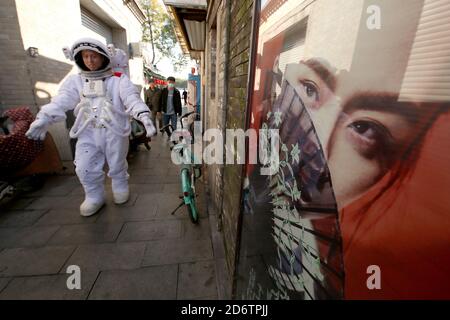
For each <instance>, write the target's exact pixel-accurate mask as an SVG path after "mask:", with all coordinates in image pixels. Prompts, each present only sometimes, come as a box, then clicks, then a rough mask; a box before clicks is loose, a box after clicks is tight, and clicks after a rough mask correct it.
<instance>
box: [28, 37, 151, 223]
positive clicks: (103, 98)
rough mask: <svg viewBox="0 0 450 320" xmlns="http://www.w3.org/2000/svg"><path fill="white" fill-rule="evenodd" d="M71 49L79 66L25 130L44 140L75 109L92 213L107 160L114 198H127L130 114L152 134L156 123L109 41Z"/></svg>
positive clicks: (79, 165)
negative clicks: (118, 69)
mask: <svg viewBox="0 0 450 320" xmlns="http://www.w3.org/2000/svg"><path fill="white" fill-rule="evenodd" d="M66 54H67V56H68V57H70V58H71V59H72V60H74V61H75V63H76V65H77V66H78V68H79V69H80V72H79V73H78V74H76V75H71V76H69V77H68V78H67V80H66V81H65V82H64V83H63V84H62V86H61V88H60V90H59V93H58V95H57V96H56V97H54V98H53V99H52V101H51V102H50V103H49V104H47V105H44V106H43V107H42V108H41V110H40V111H39V113H38V114H37V116H36V120H35V121H34V122H33V123H32V124H31V126H30V129H29V130H28V131H27V133H26V135H27V137H28V138H30V139H34V140H38V139H39V140H43V139H44V138H45V135H46V132H47V129H48V127H49V126H50V125H51V124H53V123H55V122H58V121H63V120H65V119H66V112H67V111H69V110H72V109H74V115H75V117H76V120H75V123H74V125H73V127H72V128H71V130H70V133H69V134H70V137H71V138H78V141H77V144H76V151H75V161H74V164H75V168H76V169H75V171H76V174H77V176H78V178H79V180H80V182H81V184H82V185H83V188H84V192H85V200H84V202H83V203H82V204H81V206H80V214H81V215H82V216H90V215H93V214H95V213H96V212H98V210H99V209H100V208H101V207H102V206H103V205H104V203H105V188H104V180H105V173H104V171H103V166H104V164H105V161H106V162H107V163H108V167H109V172H108V176H109V177H110V178H111V179H112V191H113V196H114V202H115V203H116V204H122V203H125V202H127V201H128V198H129V188H128V177H129V175H128V172H127V169H128V163H127V161H126V156H127V152H128V145H129V135H130V132H131V126H130V116H132V117H133V118H135V119H137V120H139V121H140V122H142V123H143V124H144V126H145V129H146V131H147V136H148V137H151V136H153V135H154V134H155V133H156V129H155V127H154V125H153V122H152V120H151V118H150V110H149V108H148V107H147V105H146V104H145V103H144V102H143V101H142V100H141V98H140V95H139V91H138V90H137V88H136V86H135V85H134V84H133V83H132V82H131V81H130V79H129V78H128V76H126V75H125V74H120V73H114V72H113V70H112V68H111V60H112V58H113V56H112V53H110V52H109V51H108V48H107V47H106V45H105V44H103V43H101V42H100V41H98V40H95V39H91V38H82V39H80V40H78V41H76V42H75V43H74V44H73V46H72V48H71V49H67V50H66Z"/></svg>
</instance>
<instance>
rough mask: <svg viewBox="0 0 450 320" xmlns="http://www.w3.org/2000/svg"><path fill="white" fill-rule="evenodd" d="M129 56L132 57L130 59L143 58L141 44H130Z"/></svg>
mask: <svg viewBox="0 0 450 320" xmlns="http://www.w3.org/2000/svg"><path fill="white" fill-rule="evenodd" d="M128 56H129V57H130V59H133V58H140V57H142V50H141V43H140V42H130V43H129V44H128Z"/></svg>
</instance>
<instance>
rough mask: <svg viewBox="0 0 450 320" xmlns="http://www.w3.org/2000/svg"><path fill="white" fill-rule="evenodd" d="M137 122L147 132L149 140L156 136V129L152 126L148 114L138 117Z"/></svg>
mask: <svg viewBox="0 0 450 320" xmlns="http://www.w3.org/2000/svg"><path fill="white" fill-rule="evenodd" d="M139 120H140V121H141V122H142V124H143V125H144V127H145V131H147V137H148V138H150V137H152V136H154V135H155V134H156V128H155V126H154V125H153V121H152V119H150V117H149V116H148V114H145V115H142V116H140V117H139Z"/></svg>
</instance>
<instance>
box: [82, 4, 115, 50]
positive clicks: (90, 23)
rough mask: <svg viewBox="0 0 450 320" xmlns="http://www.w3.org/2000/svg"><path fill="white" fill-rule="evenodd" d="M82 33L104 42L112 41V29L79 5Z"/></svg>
mask: <svg viewBox="0 0 450 320" xmlns="http://www.w3.org/2000/svg"><path fill="white" fill-rule="evenodd" d="M81 25H82V32H83V35H84V36H86V37H93V38H96V39H98V40H100V41H102V42H104V43H106V44H109V43H112V29H111V27H110V26H109V25H107V24H106V23H104V22H103V21H102V20H101V19H100V18H98V17H97V16H95V15H94V14H93V13H92V12H90V11H88V10H87V9H86V8H83V7H81Z"/></svg>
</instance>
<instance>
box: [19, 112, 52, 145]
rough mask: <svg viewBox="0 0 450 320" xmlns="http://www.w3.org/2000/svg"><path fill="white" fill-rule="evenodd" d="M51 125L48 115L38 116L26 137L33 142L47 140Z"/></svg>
mask: <svg viewBox="0 0 450 320" xmlns="http://www.w3.org/2000/svg"><path fill="white" fill-rule="evenodd" d="M49 125H50V121H49V118H48V117H47V116H46V115H39V114H38V115H37V116H36V120H34V121H33V122H32V123H31V125H30V128H29V129H28V131H27V132H26V133H25V136H26V137H27V138H28V139H31V140H45V135H46V134H47V130H48V127H49Z"/></svg>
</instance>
